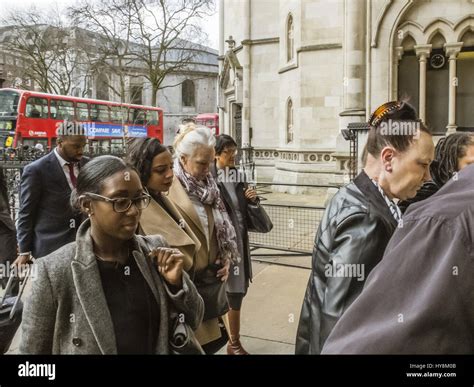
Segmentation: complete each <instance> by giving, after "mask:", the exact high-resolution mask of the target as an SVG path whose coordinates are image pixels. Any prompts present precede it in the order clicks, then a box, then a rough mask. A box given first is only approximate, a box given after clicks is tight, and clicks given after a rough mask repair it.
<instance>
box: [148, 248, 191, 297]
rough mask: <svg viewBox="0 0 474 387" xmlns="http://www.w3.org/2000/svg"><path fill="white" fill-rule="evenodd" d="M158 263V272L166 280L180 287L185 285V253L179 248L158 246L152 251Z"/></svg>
mask: <svg viewBox="0 0 474 387" xmlns="http://www.w3.org/2000/svg"><path fill="white" fill-rule="evenodd" d="M150 256H151V257H154V258H155V260H156V263H157V265H158V272H159V273H160V274H161V275H162V277H163V278H164V279H165V281H166V282H168V283H169V284H170V285H172V286H176V287H178V288H182V287H183V262H184V255H183V254H182V253H181V252H180V251H179V250H177V249H170V248H166V247H158V248H156V249H153V251H152V252H151V253H150Z"/></svg>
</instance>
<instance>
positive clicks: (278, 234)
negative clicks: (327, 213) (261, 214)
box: [249, 203, 325, 256]
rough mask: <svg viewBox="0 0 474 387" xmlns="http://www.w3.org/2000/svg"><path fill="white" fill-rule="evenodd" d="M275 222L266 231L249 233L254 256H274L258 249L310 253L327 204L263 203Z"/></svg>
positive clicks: (288, 254)
mask: <svg viewBox="0 0 474 387" xmlns="http://www.w3.org/2000/svg"><path fill="white" fill-rule="evenodd" d="M261 205H262V206H263V208H264V209H265V211H266V212H267V214H268V216H269V217H270V218H271V220H272V222H273V229H272V231H270V232H269V233H267V234H260V233H253V232H251V233H249V239H250V247H251V250H252V255H253V256H270V255H271V256H274V255H275V253H258V252H256V250H258V249H265V250H280V251H281V252H284V253H279V254H278V255H285V256H292V255H295V256H300V255H303V256H304V255H311V253H312V250H313V244H314V237H315V235H316V230H317V228H318V226H319V223H320V221H321V218H322V216H323V213H324V210H325V208H324V207H309V206H294V205H283V204H265V203H262V204H261Z"/></svg>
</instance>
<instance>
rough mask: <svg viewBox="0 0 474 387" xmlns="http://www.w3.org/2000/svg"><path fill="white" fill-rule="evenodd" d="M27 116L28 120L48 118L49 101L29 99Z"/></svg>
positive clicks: (35, 98)
mask: <svg viewBox="0 0 474 387" xmlns="http://www.w3.org/2000/svg"><path fill="white" fill-rule="evenodd" d="M25 116H26V117H28V118H48V100H47V99H46V98H37V97H30V98H28V100H27V101H26V112H25Z"/></svg>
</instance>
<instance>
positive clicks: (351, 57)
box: [343, 0, 367, 121]
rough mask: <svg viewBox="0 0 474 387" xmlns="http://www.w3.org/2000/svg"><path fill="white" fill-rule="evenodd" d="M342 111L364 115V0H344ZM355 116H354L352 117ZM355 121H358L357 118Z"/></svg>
mask: <svg viewBox="0 0 474 387" xmlns="http://www.w3.org/2000/svg"><path fill="white" fill-rule="evenodd" d="M344 8H345V15H344V80H343V81H344V105H343V106H344V111H343V114H344V115H346V116H347V114H348V115H349V117H350V116H357V117H358V116H360V114H362V115H363V116H365V75H366V74H365V51H366V22H365V20H366V16H367V15H366V14H367V1H366V0H345V2H344ZM354 118H355V117H354ZM357 121H359V120H358V119H357Z"/></svg>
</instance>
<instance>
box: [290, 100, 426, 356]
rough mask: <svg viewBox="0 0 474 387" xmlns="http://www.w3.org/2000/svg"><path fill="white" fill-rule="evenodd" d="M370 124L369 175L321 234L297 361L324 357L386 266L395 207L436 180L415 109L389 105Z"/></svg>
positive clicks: (353, 186)
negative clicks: (369, 281) (337, 329)
mask: <svg viewBox="0 0 474 387" xmlns="http://www.w3.org/2000/svg"><path fill="white" fill-rule="evenodd" d="M369 123H370V125H371V129H370V131H369V136H368V140H367V153H368V154H367V163H366V165H365V168H364V170H363V171H362V172H361V173H360V174H359V176H357V177H356V179H355V180H354V181H353V182H352V183H350V184H348V185H347V186H345V187H343V188H341V189H340V190H339V192H338V193H337V194H336V195H335V196H334V198H333V199H332V201H331V203H330V204H329V206H328V207H327V209H326V211H325V213H324V216H323V219H322V220H321V224H320V225H319V229H318V231H317V234H316V239H315V243H314V249H313V258H312V271H311V276H310V278H309V283H308V287H307V290H306V294H305V298H304V301H303V307H302V311H301V317H300V322H299V326H298V333H297V338H296V353H297V354H319V353H320V352H321V349H322V347H323V345H324V342H325V340H326V338H327V337H328V336H329V334H330V332H331V330H332V329H333V328H334V325H335V324H336V323H337V321H338V320H339V318H340V317H341V316H342V315H343V313H344V312H345V311H346V309H347V308H348V307H349V305H350V304H351V303H352V302H353V301H354V300H355V299H356V297H357V296H358V295H359V294H360V292H361V291H362V288H363V286H364V282H365V278H366V277H367V275H368V274H369V272H370V271H371V270H372V269H373V268H374V267H375V266H376V265H377V264H378V263H379V261H380V260H381V259H382V256H383V253H384V250H385V247H386V246H387V244H388V241H389V240H390V237H391V236H392V234H393V232H394V231H395V229H396V228H397V225H401V224H402V219H401V212H400V210H399V208H398V207H397V205H396V204H395V202H394V201H393V199H408V198H410V197H413V196H415V195H416V192H417V191H418V189H419V188H420V187H421V186H422V185H423V183H424V182H425V181H428V180H430V174H429V165H430V163H431V161H432V160H433V157H434V145H433V140H432V137H431V134H430V133H429V132H428V130H427V128H426V127H425V126H424V125H423V124H422V123H421V122H420V121H419V120H418V119H417V115H416V111H415V110H414V109H413V107H411V106H410V105H409V104H407V103H406V102H399V101H394V102H388V103H386V104H384V105H382V106H381V107H379V108H378V109H377V110H376V111H375V113H374V114H373V115H372V117H371V119H370V121H369ZM402 124H403V128H405V130H404V131H403V132H401V131H400V130H399V129H400V127H401V125H402Z"/></svg>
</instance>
